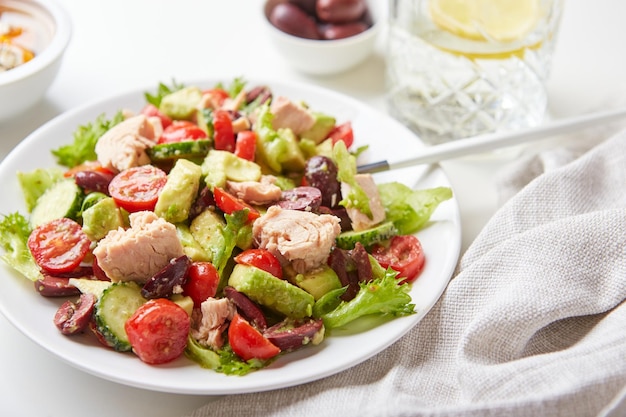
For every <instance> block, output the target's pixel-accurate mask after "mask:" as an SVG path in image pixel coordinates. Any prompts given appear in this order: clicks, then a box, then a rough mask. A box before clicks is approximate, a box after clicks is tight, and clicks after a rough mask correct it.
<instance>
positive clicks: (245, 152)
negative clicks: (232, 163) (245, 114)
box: [235, 130, 257, 161]
mask: <svg viewBox="0 0 626 417" xmlns="http://www.w3.org/2000/svg"><path fill="white" fill-rule="evenodd" d="M256 140H257V139H256V133H255V132H253V131H252V130H244V131H241V132H239V133H238V134H237V142H235V155H237V156H238V157H240V158H243V159H247V160H248V161H254V154H255V152H256Z"/></svg>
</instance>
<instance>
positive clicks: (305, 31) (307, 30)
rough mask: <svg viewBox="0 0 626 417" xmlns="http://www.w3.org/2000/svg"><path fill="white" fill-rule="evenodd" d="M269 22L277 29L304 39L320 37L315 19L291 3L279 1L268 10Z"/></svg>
mask: <svg viewBox="0 0 626 417" xmlns="http://www.w3.org/2000/svg"><path fill="white" fill-rule="evenodd" d="M269 18H270V22H271V23H272V24H273V25H274V26H276V27H277V28H278V29H279V30H281V31H283V32H285V33H288V34H290V35H294V36H297V37H300V38H306V39H320V34H319V33H318V31H317V25H316V23H315V20H314V19H313V18H312V17H311V16H309V15H308V14H306V13H305V12H304V11H303V10H302V9H301V8H299V7H298V6H295V5H293V4H291V3H279V4H277V5H276V6H274V8H273V9H272V11H271V12H270V16H269Z"/></svg>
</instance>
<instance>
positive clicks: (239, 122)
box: [233, 116, 252, 134]
mask: <svg viewBox="0 0 626 417" xmlns="http://www.w3.org/2000/svg"><path fill="white" fill-rule="evenodd" d="M251 127H252V124H251V123H250V119H248V118H247V117H246V116H239V117H237V118H236V119H235V120H233V133H234V134H237V133H239V132H243V131H244V130H250V128H251Z"/></svg>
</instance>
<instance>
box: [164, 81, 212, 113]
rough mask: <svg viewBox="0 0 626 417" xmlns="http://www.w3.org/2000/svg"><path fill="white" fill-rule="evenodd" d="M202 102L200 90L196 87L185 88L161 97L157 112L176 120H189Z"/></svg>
mask: <svg viewBox="0 0 626 417" xmlns="http://www.w3.org/2000/svg"><path fill="white" fill-rule="evenodd" d="M200 100H202V90H200V88H198V87H185V88H182V89H180V90H177V91H174V92H173V93H170V94H168V95H166V96H165V97H163V99H162V100H161V104H160V105H159V110H160V111H162V112H163V113H165V114H166V115H167V116H169V117H171V118H172V119H176V120H189V119H191V117H192V116H193V115H194V114H195V113H196V110H197V107H196V106H197V105H198V103H200Z"/></svg>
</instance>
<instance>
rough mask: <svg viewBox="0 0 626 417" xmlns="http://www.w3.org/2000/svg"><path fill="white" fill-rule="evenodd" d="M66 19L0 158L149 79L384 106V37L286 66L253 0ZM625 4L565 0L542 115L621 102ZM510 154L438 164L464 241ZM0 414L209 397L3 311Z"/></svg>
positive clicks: (115, 410) (142, 409)
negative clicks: (134, 378) (327, 71)
mask: <svg viewBox="0 0 626 417" xmlns="http://www.w3.org/2000/svg"><path fill="white" fill-rule="evenodd" d="M59 1H60V2H61V3H62V4H63V5H64V6H65V7H66V8H67V10H68V11H69V13H70V15H71V18H72V20H73V22H74V29H73V37H72V41H71V43H70V45H69V49H68V51H67V54H66V56H65V59H64V62H63V65H62V68H61V71H60V74H59V76H58V78H57V79H56V81H55V82H54V84H53V85H52V87H51V88H50V90H49V91H48V93H47V95H46V96H45V98H44V99H43V100H42V101H41V102H40V103H39V104H37V105H36V106H35V107H34V108H33V109H32V110H31V111H30V112H29V113H28V114H26V115H24V116H23V117H19V118H16V119H14V120H11V121H9V122H5V123H3V124H0V158H4V157H5V156H6V155H7V153H8V152H10V150H11V149H12V148H13V147H14V146H15V145H16V144H17V143H18V142H19V141H20V140H21V139H23V138H24V137H26V136H27V135H28V134H29V133H30V132H31V131H33V130H34V129H35V128H37V127H38V126H40V125H41V124H43V123H44V122H46V121H47V120H49V119H51V118H53V117H54V116H56V115H58V114H60V113H62V112H64V111H66V110H69V109H72V108H74V107H77V106H80V105H81V104H83V103H85V102H87V101H90V100H93V99H96V98H99V97H106V96H109V95H112V94H115V93H117V92H124V91H125V90H128V89H134V88H136V87H138V86H141V87H143V86H156V85H157V83H158V82H160V81H163V82H168V81H170V80H171V79H172V77H174V78H176V79H177V80H181V81H182V80H185V79H189V80H196V79H201V78H207V77H212V78H213V77H216V78H219V79H223V80H230V79H232V78H233V77H234V76H239V75H243V76H244V77H246V76H247V77H249V78H257V79H268V80H274V79H275V80H289V81H299V82H304V83H312V84H317V85H319V86H323V87H326V88H330V89H334V90H337V91H339V92H341V93H344V94H346V95H349V96H352V97H354V98H356V99H359V100H362V101H363V102H365V103H367V104H369V105H371V106H372V107H374V108H377V109H379V110H380V111H385V108H384V101H383V73H384V62H383V59H382V51H383V50H384V49H383V42H382V40H381V42H380V43H379V45H378V48H377V53H376V55H375V56H374V57H372V58H371V59H370V60H369V61H368V62H367V63H366V64H364V65H362V66H360V67H358V68H356V69H354V70H352V71H350V72H347V73H344V74H341V75H337V76H329V77H310V76H306V75H303V74H300V73H297V72H295V71H294V70H292V69H291V68H290V67H289V66H288V65H287V64H286V63H285V62H284V61H283V60H282V58H281V57H280V56H279V55H278V53H277V52H276V51H275V50H274V49H273V45H271V44H270V42H269V39H268V38H267V37H266V36H265V35H264V33H263V31H262V22H261V16H260V13H259V10H260V4H261V1H260V0H228V1H217V0H195V1H194V0H177V1H171V0H170V1H166V0H131V1H127V0H107V1H102V0H90V1H84V0H59ZM624 16H626V2H624V1H622V0H596V1H586V0H566V6H565V14H564V16H563V21H562V25H561V31H560V35H559V38H558V45H557V52H556V55H555V59H554V64H553V71H552V76H551V79H550V82H549V96H550V109H549V110H550V114H551V116H552V117H553V118H561V117H567V116H574V115H577V114H580V113H584V112H588V111H592V110H601V109H608V108H611V107H615V106H618V105H623V104H625V103H626V56H625V54H624V53H623V50H624V41H625V40H626V25H624V22H623V19H624ZM510 162H511V161H510V159H507V158H487V159H484V158H466V159H461V160H455V161H447V162H445V163H443V164H442V166H443V168H444V170H445V171H446V172H447V174H448V176H449V178H450V180H451V182H452V184H453V187H454V191H455V193H456V197H457V199H458V201H459V205H460V208H461V214H462V224H463V248H462V250H465V249H466V248H467V246H468V245H469V244H470V243H471V242H472V240H473V239H474V238H475V236H476V235H477V233H478V232H479V231H480V230H481V228H482V227H483V226H484V224H485V223H486V221H487V220H488V219H489V218H490V217H491V215H492V214H493V213H494V211H495V210H496V208H497V196H496V189H495V184H494V176H495V175H494V173H495V172H496V171H497V170H498V169H500V168H501V167H503V166H505V165H506V164H508V163H510ZM0 335H1V339H0V415H2V416H11V417H13V416H51V417H52V416H54V417H56V416H63V417H72V416H84V415H89V416H92V417H97V416H118V417H123V416H138V415H142V416H151V417H160V416H177V415H182V414H185V413H188V412H191V411H192V410H193V409H195V408H197V407H199V406H201V405H203V404H204V403H206V402H207V401H208V400H209V399H208V398H207V397H202V396H186V395H175V394H165V393H155V392H150V391H145V390H142V389H136V388H131V387H127V386H123V385H118V384H116V383H113V382H109V381H106V380H102V379H100V378H97V377H94V376H91V375H89V374H86V373H84V372H82V371H79V370H77V369H74V368H73V367H72V366H70V365H68V364H66V363H64V362H62V361H60V360H58V359H57V358H55V357H54V356H53V355H51V354H50V353H48V352H47V351H46V350H45V349H44V348H42V347H40V346H37V345H36V344H34V343H33V342H32V341H31V340H30V339H28V338H26V337H25V336H23V335H22V334H21V333H20V332H19V331H17V330H16V329H15V328H14V327H13V326H12V325H11V324H10V323H9V322H7V320H6V319H5V318H4V317H3V316H1V315H0Z"/></svg>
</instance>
